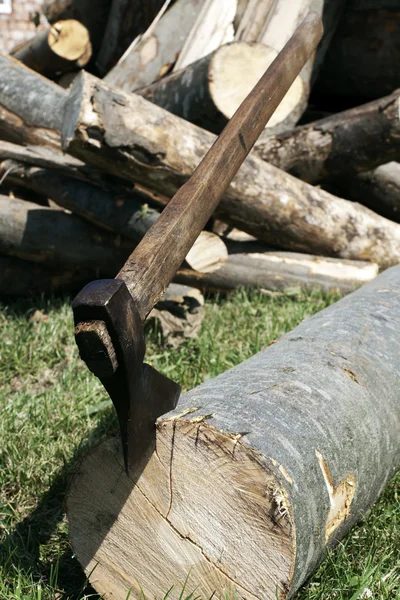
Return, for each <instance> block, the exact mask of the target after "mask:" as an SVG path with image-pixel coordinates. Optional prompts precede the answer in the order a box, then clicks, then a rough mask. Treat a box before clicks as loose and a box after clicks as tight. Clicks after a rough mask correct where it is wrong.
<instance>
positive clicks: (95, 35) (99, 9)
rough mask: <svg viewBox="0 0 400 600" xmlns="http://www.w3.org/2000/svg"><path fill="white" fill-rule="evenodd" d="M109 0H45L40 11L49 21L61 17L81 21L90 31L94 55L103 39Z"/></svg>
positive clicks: (52, 21) (109, 4)
mask: <svg viewBox="0 0 400 600" xmlns="http://www.w3.org/2000/svg"><path fill="white" fill-rule="evenodd" d="M110 7H111V0H96V6H95V7H94V6H93V0H46V1H45V2H44V3H43V5H42V11H43V13H44V15H45V16H46V18H47V19H48V21H49V22H50V23H55V22H56V21H59V20H61V19H76V20H77V21H79V22H80V23H82V24H83V25H84V26H85V27H86V28H87V29H88V31H89V33H90V42H91V44H92V46H93V55H94V56H96V55H97V52H98V50H99V48H100V44H101V42H102V40H103V36H104V32H105V28H106V24H107V20H108V14H109V12H110Z"/></svg>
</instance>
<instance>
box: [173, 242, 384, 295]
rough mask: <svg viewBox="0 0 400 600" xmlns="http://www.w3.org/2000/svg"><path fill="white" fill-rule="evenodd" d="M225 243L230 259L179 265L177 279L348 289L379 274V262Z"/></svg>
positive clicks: (217, 285)
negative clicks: (211, 266)
mask: <svg viewBox="0 0 400 600" xmlns="http://www.w3.org/2000/svg"><path fill="white" fill-rule="evenodd" d="M226 244H227V247H228V251H229V256H228V260H227V262H226V263H225V264H224V265H222V266H221V268H220V269H218V271H215V272H214V273H195V272H194V271H191V270H189V269H179V271H178V273H177V275H176V277H175V280H176V281H180V282H181V283H184V284H186V285H191V286H195V287H198V288H200V289H201V290H204V291H211V292H227V291H230V290H234V289H236V288H238V287H258V288H262V289H264V290H269V291H276V292H285V291H292V292H293V291H294V290H298V291H300V290H302V289H308V290H311V289H315V288H321V289H324V290H339V291H340V292H349V291H351V290H353V289H355V288H356V287H358V286H360V285H362V284H364V283H367V282H368V281H371V280H372V279H374V277H376V276H377V275H378V265H376V264H373V263H368V262H362V261H350V260H341V259H337V258H325V257H322V256H313V255H310V254H298V253H295V252H278V251H277V250H273V249H268V248H266V247H265V246H263V245H262V244H259V243H255V242H237V243H232V242H229V240H226Z"/></svg>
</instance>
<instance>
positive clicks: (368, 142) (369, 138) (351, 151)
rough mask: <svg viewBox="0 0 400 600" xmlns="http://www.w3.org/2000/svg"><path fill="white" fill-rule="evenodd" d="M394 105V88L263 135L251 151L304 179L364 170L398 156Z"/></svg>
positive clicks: (398, 99) (399, 100)
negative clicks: (360, 103)
mask: <svg viewBox="0 0 400 600" xmlns="http://www.w3.org/2000/svg"><path fill="white" fill-rule="evenodd" d="M399 110H400V90H397V91H395V92H393V94H391V95H390V96H386V97H385V98H380V99H379V100H375V101H373V102H369V103H368V104H365V105H363V106H360V107H357V108H352V109H350V110H347V111H344V112H341V113H338V114H335V115H332V116H329V117H326V118H324V119H320V120H319V121H315V122H314V123H310V124H308V125H303V126H301V127H296V128H295V129H294V130H292V131H287V132H284V133H281V134H277V135H271V136H270V137H264V138H263V139H262V140H259V141H258V142H257V144H256V146H255V152H256V153H257V154H258V156H260V157H261V158H262V159H263V160H266V161H268V162H270V163H271V164H273V165H275V166H276V167H279V168H280V169H283V170H285V171H288V172H289V173H292V175H295V176H296V177H299V178H300V179H303V180H304V181H308V182H309V183H315V182H317V181H321V180H326V179H334V180H337V179H339V178H340V177H342V176H345V175H349V174H354V173H358V172H360V171H368V170H370V169H373V168H374V167H376V166H378V165H381V164H383V163H385V162H389V161H391V160H398V159H400V121H399ZM363 204H364V203H363Z"/></svg>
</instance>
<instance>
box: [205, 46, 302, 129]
mask: <svg viewBox="0 0 400 600" xmlns="http://www.w3.org/2000/svg"><path fill="white" fill-rule="evenodd" d="M276 56H277V52H276V51H275V50H273V49H272V48H268V47H267V46H264V45H263V44H257V43H255V44H247V43H245V42H237V43H234V44H229V45H226V46H223V47H221V48H220V49H219V50H218V52H216V53H215V55H214V57H213V61H212V65H211V69H210V75H209V77H210V93H211V95H212V97H213V100H214V102H215V105H216V107H217V108H218V110H219V111H220V112H221V113H222V114H223V115H224V116H225V117H226V118H227V119H230V118H231V117H232V116H233V114H234V113H235V112H236V110H237V108H238V107H239V105H240V104H241V103H242V102H243V100H244V99H245V97H246V96H247V95H248V94H249V93H250V91H251V90H252V89H253V87H254V86H255V85H256V83H257V82H258V81H259V79H260V78H261V76H262V75H263V74H264V72H265V71H266V70H267V68H268V67H269V66H270V64H271V63H272V62H273V61H274V60H275V58H276ZM304 104H305V90H304V85H303V82H302V80H301V77H300V76H298V77H296V79H295V80H294V82H293V84H292V86H291V87H290V89H289V91H288V92H287V94H286V96H285V97H284V98H283V100H282V102H281V103H280V105H279V106H278V108H277V109H276V111H275V112H274V114H273V115H272V117H271V118H270V120H269V122H268V125H267V128H271V127H276V126H277V125H279V124H280V123H282V122H283V121H285V120H286V119H288V118H289V117H290V116H291V115H292V114H293V118H292V119H291V125H294V124H295V123H296V122H297V120H298V118H299V117H300V115H301V112H302V111H303V109H304Z"/></svg>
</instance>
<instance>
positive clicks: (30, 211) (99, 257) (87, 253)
mask: <svg viewBox="0 0 400 600" xmlns="http://www.w3.org/2000/svg"><path fill="white" fill-rule="evenodd" d="M132 248H133V244H132V242H129V241H128V242H127V241H125V240H122V239H121V238H120V237H119V236H114V235H112V234H110V233H108V232H106V231H101V230H99V229H98V228H97V227H93V226H91V225H89V223H86V222H85V221H83V220H82V219H80V218H79V217H77V216H75V215H71V214H67V213H66V212H64V211H60V210H54V209H52V208H47V207H45V206H39V205H37V204H34V203H32V202H26V201H23V200H18V199H17V198H9V197H8V196H3V195H0V252H1V253H3V254H7V255H10V256H16V257H18V258H23V259H25V260H29V261H31V262H39V263H46V264H47V265H52V264H53V265H57V264H62V265H73V266H76V265H79V267H80V268H82V269H84V268H91V269H96V268H101V269H105V268H107V271H108V272H109V273H112V274H113V276H115V274H116V273H117V272H118V269H120V268H121V266H122V265H123V264H124V262H125V261H126V259H127V257H128V256H129V254H130V253H131V252H132Z"/></svg>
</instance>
